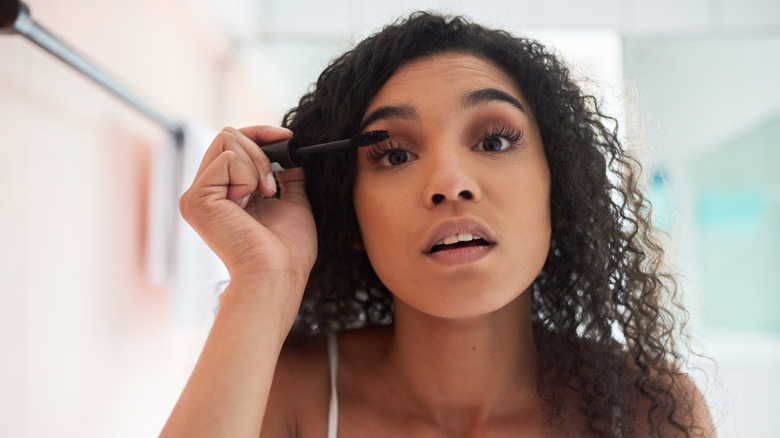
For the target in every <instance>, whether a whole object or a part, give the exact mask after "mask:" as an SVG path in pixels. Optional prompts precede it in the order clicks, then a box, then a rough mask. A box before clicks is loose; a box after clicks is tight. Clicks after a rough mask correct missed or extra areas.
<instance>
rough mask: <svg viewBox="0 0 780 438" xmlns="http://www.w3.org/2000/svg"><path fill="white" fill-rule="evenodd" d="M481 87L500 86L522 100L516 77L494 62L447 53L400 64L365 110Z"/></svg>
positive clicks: (454, 93) (454, 94)
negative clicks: (512, 77) (436, 94)
mask: <svg viewBox="0 0 780 438" xmlns="http://www.w3.org/2000/svg"><path fill="white" fill-rule="evenodd" d="M480 88H496V89H500V90H502V91H506V92H508V93H510V94H511V95H513V96H514V97H515V98H517V99H518V100H522V94H521V93H520V90H519V89H518V88H517V86H516V85H515V83H514V81H513V80H512V79H511V78H510V77H509V76H508V75H507V74H506V73H504V71H503V70H501V69H500V68H499V67H497V66H496V65H495V64H493V63H492V62H489V61H486V60H484V59H482V58H479V57H476V56H474V55H468V54H460V53H447V54H442V55H436V56H433V57H430V58H423V59H419V60H415V61H412V62H410V63H408V64H405V65H403V66H401V67H400V68H399V69H398V70H397V71H396V72H395V74H393V76H391V77H390V79H388V80H387V82H386V83H385V85H384V86H383V87H382V88H381V89H380V90H379V92H377V94H376V95H375V96H374V98H373V99H372V100H371V103H370V104H369V106H368V109H367V111H366V113H368V112H369V111H371V110H373V109H375V108H377V107H379V106H382V105H387V104H392V103H396V102H401V101H403V102H408V103H413V102H414V101H417V100H427V99H430V98H431V95H432V94H433V93H438V94H439V95H440V96H441V98H446V95H447V94H451V95H453V97H455V96H460V95H462V93H463V92H465V91H469V90H474V89H480Z"/></svg>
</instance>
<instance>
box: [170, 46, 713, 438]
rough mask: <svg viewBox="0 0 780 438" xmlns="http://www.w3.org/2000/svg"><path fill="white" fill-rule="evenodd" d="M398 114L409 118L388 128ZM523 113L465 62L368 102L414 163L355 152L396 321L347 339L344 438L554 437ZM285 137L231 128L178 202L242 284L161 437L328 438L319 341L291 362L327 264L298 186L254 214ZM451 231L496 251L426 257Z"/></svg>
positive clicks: (539, 227) (540, 168)
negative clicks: (546, 403) (543, 391)
mask: <svg viewBox="0 0 780 438" xmlns="http://www.w3.org/2000/svg"><path fill="white" fill-rule="evenodd" d="M486 89H489V90H495V92H489V93H487V94H485V93H482V94H481V96H482V97H483V98H481V99H472V100H470V101H469V102H468V104H465V103H464V96H467V95H470V94H471V95H472V97H473V92H474V91H479V90H486ZM485 96H488V98H484V97H485ZM497 96H498V97H497ZM510 101H511V102H510ZM387 107H395V108H396V109H397V108H403V109H404V110H403V111H390V112H387V111H384V116H382V117H376V115H377V114H380V115H381V114H382V112H381V111H380V112H377V110H380V109H381V108H387ZM520 107H522V108H524V110H521V109H520ZM528 108H529V106H528V105H527V104H526V102H525V100H524V98H523V95H522V93H521V90H519V89H517V87H516V86H515V85H514V84H513V82H512V81H511V80H510V78H509V77H508V76H507V75H505V74H504V73H503V72H502V71H501V70H500V69H498V68H497V67H496V66H494V65H493V64H491V63H490V62H486V61H484V60H482V59H480V58H477V57H474V56H468V55H462V54H444V55H439V56H435V57H433V58H429V59H422V60H418V61H415V62H412V63H409V64H408V65H405V66H403V67H402V68H400V69H399V70H398V71H397V72H396V74H395V75H394V76H393V77H391V78H390V80H389V81H388V82H387V83H386V84H385V86H384V87H383V88H382V89H381V90H380V91H379V93H378V94H377V95H376V96H375V97H374V99H373V100H372V101H371V102H370V104H369V107H368V110H367V111H366V114H364V125H365V129H387V130H388V131H389V132H390V134H391V139H390V141H389V142H388V143H387V144H384V146H389V145H391V144H392V145H393V147H396V148H398V147H401V148H402V151H400V152H398V151H396V152H393V153H392V154H389V155H382V154H381V153H380V152H381V149H382V147H380V146H381V145H380V146H375V147H370V148H362V149H361V150H360V151H359V157H358V164H357V169H356V182H355V188H354V200H355V209H356V213H357V217H358V221H359V225H360V229H361V234H360V236H359V237H360V239H359V240H360V241H361V245H362V246H363V247H364V249H365V250H366V252H367V254H368V256H369V258H370V260H371V262H372V265H373V266H374V268H375V270H376V272H377V274H378V275H379V276H380V278H381V279H382V281H383V282H384V283H385V284H386V285H387V286H388V288H389V290H390V291H391V292H392V293H393V297H394V302H395V324H394V326H393V327H386V328H375V329H370V330H359V331H354V332H348V333H345V334H342V335H340V336H339V341H338V342H339V369H338V378H337V388H338V393H339V430H338V435H339V437H363V436H377V437H385V436H399V437H400V436H404V437H406V436H422V437H457V436H464V437H465V436H469V437H473V436H491V437H502V436H507V437H510V436H511V437H515V436H524V437H542V436H550V432H551V431H550V430H546V429H545V426H544V423H543V421H544V411H543V407H542V403H541V401H540V400H539V397H538V395H537V392H536V387H535V385H536V375H537V361H536V347H535V344H534V338H533V333H532V325H531V318H530V316H531V293H530V291H529V287H530V285H531V283H532V282H533V280H534V278H535V277H536V275H537V274H538V272H539V271H540V270H541V268H542V265H543V263H544V261H545V258H546V256H547V251H548V247H549V241H550V212H549V191H550V173H549V169H548V165H547V161H546V159H545V156H544V152H543V148H542V142H541V139H540V136H539V132H538V128H537V125H536V121H535V119H534V116H533V114H531V113H530V111H529V110H528ZM496 126H500V127H509V128H510V129H503V128H502V129H500V130H498V132H500V133H501V135H496V131H497V130H496V129H495V127H496ZM518 130H519V131H522V133H523V134H522V137H521V138H519V139H518V138H517V136H515V135H505V134H506V133H507V132H508V131H510V132H514V131H518ZM291 135H292V134H291V133H290V132H289V131H286V130H282V129H278V128H270V127H250V128H244V129H241V130H235V129H232V128H226V129H225V130H223V132H222V133H220V135H219V136H218V137H217V138H216V139H215V140H214V142H213V143H212V145H211V147H210V148H209V151H208V152H207V153H206V156H205V157H204V160H203V164H202V165H201V168H200V169H199V171H198V175H197V176H196V179H195V181H194V182H193V185H192V187H191V188H190V189H189V190H188V192H187V193H185V195H184V196H183V197H182V199H181V201H180V208H181V211H182V215H183V217H184V218H185V219H187V221H188V222H189V223H190V224H191V225H192V226H193V228H195V230H196V231H198V233H199V234H200V235H201V236H202V237H203V239H204V240H205V241H206V243H208V244H209V245H210V247H211V248H212V249H213V250H214V251H215V252H216V253H217V254H218V255H219V256H220V258H221V259H222V260H223V262H225V264H226V266H227V267H228V269H229V271H230V274H231V281H230V284H229V285H228V287H227V289H226V290H225V292H224V293H223V295H222V298H221V301H220V307H219V311H218V313H217V315H216V318H215V322H214V325H213V327H212V329H211V331H210V333H209V337H208V339H207V341H206V344H205V346H204V348H203V352H202V353H201V356H200V358H199V359H198V363H197V365H196V367H195V369H194V371H193V373H192V376H191V377H190V380H189V381H188V383H187V386H186V387H185V389H184V391H183V393H182V395H181V397H180V399H179V402H178V403H177V405H176V407H175V408H174V410H173V412H172V414H171V416H170V418H169V420H168V423H167V424H166V426H165V429H164V430H163V432H162V434H161V436H187V437H198V436H203V437H214V436H231V437H241V436H246V437H257V436H261V437H293V436H295V437H309V436H311V437H323V436H326V433H327V416H328V401H329V396H330V387H329V385H330V384H329V376H328V361H327V351H326V347H325V345H324V342H312V343H310V344H308V345H305V346H303V347H296V348H294V349H293V348H290V349H284V350H283V349H282V345H283V342H284V339H285V337H286V335H287V333H288V332H289V330H290V327H291V325H292V323H293V321H294V318H295V315H296V313H297V309H298V306H299V305H300V302H301V297H302V293H303V290H304V288H305V285H306V280H307V278H308V275H309V272H310V270H311V267H312V265H313V263H314V260H315V258H316V236H315V230H314V223H313V220H312V216H311V211H310V207H309V205H308V201H307V199H306V195H305V190H304V186H303V182H304V175H303V172H302V171H301V170H300V169H295V170H291V171H285V172H280V173H278V174H276V178H277V180H278V181H279V184H280V185H281V189H282V197H281V199H262V198H260V197H257V196H251V197H250V198H251V199H250V200H248V201H244V198H245V197H246V196H247V195H251V194H253V193H256V194H262V195H263V196H270V195H272V194H274V193H275V191H276V190H277V187H276V184H275V183H274V182H273V180H272V179H271V178H269V175H271V170H270V163H269V162H268V159H267V158H266V157H265V156H264V155H263V153H262V151H261V149H260V148H258V147H257V144H263V143H270V142H272V141H276V140H280V139H284V138H289V137H290V136H291ZM486 146H487V149H491V148H493V147H497V148H498V149H500V151H490V150H485V147H486ZM369 157H373V158H371V159H369ZM390 158H392V160H391V159H390ZM390 164H400V165H398V166H390ZM244 207H245V208H244ZM453 221H454V222H455V223H458V221H461V222H462V221H466V224H467V225H468V226H473V225H474V224H477V225H478V228H479V229H480V230H481V231H480V232H482V233H484V234H488V235H489V236H490V239H489V240H490V242H489V243H490V245H489V246H487V247H485V246H477V247H472V248H465V249H460V250H448V251H451V252H445V251H442V252H439V253H434V254H430V253H429V251H428V250H429V249H430V248H429V247H430V245H431V244H432V243H433V242H432V240H436V239H435V236H436V232H437V230H439V231H441V230H442V229H445V231H447V230H450V231H451V230H452V229H454V228H452V227H450V228H447V227H448V225H447V224H451V223H453ZM469 224H470V225H469ZM442 227H444V228H442ZM432 236H434V237H432ZM684 391H685V392H689V391H692V392H695V388H693V387H692V386H691V388H685V389H684ZM702 406H703V405H702ZM647 408H649V406H648V407H647ZM642 409H644V408H641V407H640V416H641V415H642V413H641V411H642ZM572 414H573V415H571V416H568V419H567V421H568V422H569V423H571V427H572V428H571V429H570V430H581V426H582V425H583V424H582V422H581V419H580V418H579V417H578V416H577V415H576V413H573V412H572ZM697 414H698V413H697ZM704 414H706V409H705V412H704ZM704 414H700V415H704ZM564 435H566V436H572V434H568V433H567V434H564ZM573 435H580V434H577V433H574V434H573ZM643 435H645V434H642V433H640V435H639V436H643Z"/></svg>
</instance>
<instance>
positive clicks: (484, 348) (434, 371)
mask: <svg viewBox="0 0 780 438" xmlns="http://www.w3.org/2000/svg"><path fill="white" fill-rule="evenodd" d="M530 304H531V300H530V291H526V292H525V293H523V294H522V295H520V297H518V298H517V299H516V300H514V301H513V302H512V303H510V304H508V305H507V306H505V307H504V308H502V309H500V310H497V311H495V312H493V313H491V314H488V315H483V316H479V317H475V318H469V319H442V318H436V317H432V316H430V315H425V314H422V313H420V312H418V311H416V310H414V309H412V308H410V307H408V306H406V305H405V304H404V303H401V302H398V301H397V302H396V306H395V330H394V337H393V342H392V344H391V347H390V350H389V353H390V355H391V356H390V362H389V365H390V366H393V367H395V368H396V369H395V370H394V372H396V373H397V375H398V376H399V377H400V379H399V383H398V384H399V385H401V387H400V388H399V389H400V390H403V391H405V392H408V394H409V401H410V408H414V409H415V410H416V411H417V412H424V413H427V415H429V416H430V417H431V418H432V419H433V420H434V421H436V422H441V423H443V424H451V423H452V420H453V419H457V420H460V421H477V422H479V421H486V420H487V419H489V418H490V417H493V416H501V415H502V414H506V409H507V407H509V406H511V407H513V409H515V408H517V407H518V406H523V405H525V406H528V403H534V401H535V399H536V386H535V382H536V371H537V366H536V346H535V344H534V338H533V332H532V326H531V305H530Z"/></svg>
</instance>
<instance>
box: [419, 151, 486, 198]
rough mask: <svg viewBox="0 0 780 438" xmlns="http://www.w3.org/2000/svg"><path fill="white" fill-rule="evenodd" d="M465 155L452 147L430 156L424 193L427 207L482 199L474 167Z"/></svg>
mask: <svg viewBox="0 0 780 438" xmlns="http://www.w3.org/2000/svg"><path fill="white" fill-rule="evenodd" d="M463 155H465V154H461V153H458V152H452V150H451V149H450V150H444V151H442V152H441V153H435V154H431V155H430V156H429V157H428V160H429V162H428V166H427V167H428V172H427V173H428V180H427V184H426V186H425V191H424V193H423V196H424V202H425V205H426V207H429V208H431V207H436V206H437V205H441V204H445V203H447V202H459V201H460V202H462V201H472V202H478V201H479V200H480V199H481V197H482V192H481V190H480V187H479V184H478V182H477V179H476V175H474V169H472V168H471V167H470V163H469V162H468V158H467V157H465V156H463Z"/></svg>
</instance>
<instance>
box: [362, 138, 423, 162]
mask: <svg viewBox="0 0 780 438" xmlns="http://www.w3.org/2000/svg"><path fill="white" fill-rule="evenodd" d="M366 159H368V161H369V162H370V163H371V164H376V165H379V166H380V167H393V166H400V165H401V164H404V163H407V162H409V161H414V159H415V156H414V155H413V154H412V153H411V152H410V151H409V150H407V149H406V148H404V147H401V146H396V145H394V144H392V143H390V144H379V145H377V146H374V148H373V149H371V150H369V151H368V153H367V155H366Z"/></svg>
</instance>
